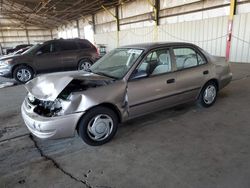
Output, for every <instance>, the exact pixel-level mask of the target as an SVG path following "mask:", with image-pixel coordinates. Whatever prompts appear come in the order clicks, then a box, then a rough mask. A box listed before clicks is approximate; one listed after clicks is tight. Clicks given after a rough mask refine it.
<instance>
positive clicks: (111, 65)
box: [90, 48, 143, 79]
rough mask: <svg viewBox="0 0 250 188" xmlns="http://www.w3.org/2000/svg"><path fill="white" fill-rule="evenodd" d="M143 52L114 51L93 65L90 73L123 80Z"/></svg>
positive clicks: (129, 50)
mask: <svg viewBox="0 0 250 188" xmlns="http://www.w3.org/2000/svg"><path fill="white" fill-rule="evenodd" d="M142 52H143V50H141V49H131V48H117V49H114V50H112V51H111V52H110V53H108V54H107V55H105V56H104V57H103V58H101V59H100V60H99V61H97V62H96V63H95V64H94V65H92V66H91V67H90V71H91V72H93V73H96V74H100V75H104V76H108V77H112V78H115V79H121V78H123V77H124V76H125V74H126V73H127V72H128V70H129V69H130V67H131V66H132V65H133V64H134V63H135V61H136V60H137V59H138V57H139V56H140V55H141V54H142Z"/></svg>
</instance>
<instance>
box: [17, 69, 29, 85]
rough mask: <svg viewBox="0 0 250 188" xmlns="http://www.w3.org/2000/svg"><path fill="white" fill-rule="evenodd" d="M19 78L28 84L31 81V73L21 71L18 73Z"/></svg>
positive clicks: (25, 70) (24, 70)
mask: <svg viewBox="0 0 250 188" xmlns="http://www.w3.org/2000/svg"><path fill="white" fill-rule="evenodd" d="M17 78H18V80H20V81H22V82H26V81H28V80H30V79H31V72H30V71H29V70H27V69H19V70H18V71H17Z"/></svg>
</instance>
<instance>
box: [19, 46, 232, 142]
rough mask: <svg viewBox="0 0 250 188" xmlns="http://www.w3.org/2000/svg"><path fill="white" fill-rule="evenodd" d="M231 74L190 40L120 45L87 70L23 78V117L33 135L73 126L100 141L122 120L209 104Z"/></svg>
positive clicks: (60, 132)
mask: <svg viewBox="0 0 250 188" xmlns="http://www.w3.org/2000/svg"><path fill="white" fill-rule="evenodd" d="M231 79H232V73H231V71H230V66H229V64H228V63H227V62H225V59H224V58H222V57H215V56H211V55H209V54H208V53H206V52H205V51H204V50H202V49H201V48H199V47H197V46H195V45H193V44H189V43H148V44H139V45H131V46H124V47H120V48H117V49H114V50H113V51H111V52H110V53H109V54H107V55H105V56H104V57H103V58H101V59H100V60H99V61H97V62H96V63H95V64H94V65H93V66H92V67H91V68H90V69H89V70H88V72H84V71H74V72H63V73H53V74H48V75H43V76H40V77H38V78H35V79H33V80H32V81H30V82H28V83H27V84H26V85H25V87H26V89H27V90H28V92H29V94H28V96H27V97H26V99H25V101H24V102H23V105H22V116H23V119H24V122H25V124H26V125H27V127H28V129H29V130H30V131H31V132H32V133H33V134H34V135H36V136H37V137H40V138H62V137H70V136H73V135H74V133H75V130H77V132H78V134H79V135H80V136H81V138H82V139H83V140H84V141H85V142H86V143H87V144H89V145H101V144H104V143H106V142H108V141H109V140H111V139H112V138H113V136H114V135H115V133H116V131H117V128H118V124H119V123H121V122H124V121H126V120H129V119H132V118H135V117H138V116H142V115H145V114H148V113H151V112H155V111H157V110H161V109H164V108H169V107H172V106H175V105H178V104H181V103H186V102H189V101H198V103H199V104H200V105H201V106H204V107H210V106H211V105H213V104H214V102H215V100H216V96H217V92H218V91H219V90H221V89H222V88H223V87H225V86H226V85H227V84H229V82H230V81H231Z"/></svg>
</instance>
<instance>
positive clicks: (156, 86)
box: [127, 48, 176, 118]
mask: <svg viewBox="0 0 250 188" xmlns="http://www.w3.org/2000/svg"><path fill="white" fill-rule="evenodd" d="M172 67H173V66H172V60H171V55H170V51H169V49H168V48H164V49H157V50H153V51H152V52H150V53H149V54H148V55H147V56H146V58H144V60H143V61H142V63H141V64H140V65H139V66H138V68H137V69H136V70H135V71H134V73H133V74H135V75H136V74H138V75H140V74H141V75H142V74H143V73H144V74H145V72H147V74H148V76H146V77H142V78H138V79H136V77H134V79H132V80H130V81H128V88H127V89H128V103H129V118H133V117H136V116H141V115H143V114H146V113H149V112H153V111H157V110H160V109H163V108H167V107H169V106H171V105H172V104H175V103H176V100H175V95H174V94H175V87H176V85H175V77H176V75H175V73H174V72H173V69H172ZM133 74H132V75H133Z"/></svg>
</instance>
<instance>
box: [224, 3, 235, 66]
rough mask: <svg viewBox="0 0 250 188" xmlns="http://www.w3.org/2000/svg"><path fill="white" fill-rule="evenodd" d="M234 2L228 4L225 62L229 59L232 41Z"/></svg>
mask: <svg viewBox="0 0 250 188" xmlns="http://www.w3.org/2000/svg"><path fill="white" fill-rule="evenodd" d="M236 2H237V1H236V0H231V2H230V15H229V20H228V32H227V47H226V60H227V61H229V58H230V48H231V41H232V31H233V18H234V15H235V11H236Z"/></svg>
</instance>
